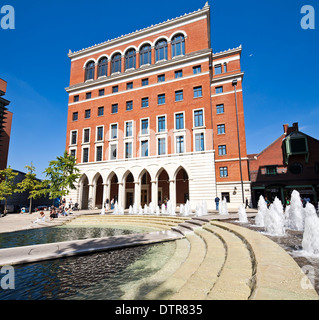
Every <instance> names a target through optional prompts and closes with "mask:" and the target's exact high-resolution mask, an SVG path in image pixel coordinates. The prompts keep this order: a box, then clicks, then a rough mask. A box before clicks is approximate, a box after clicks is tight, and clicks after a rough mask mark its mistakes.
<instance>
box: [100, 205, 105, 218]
mask: <svg viewBox="0 0 319 320" xmlns="http://www.w3.org/2000/svg"><path fill="white" fill-rule="evenodd" d="M101 215H102V216H103V215H105V208H104V206H102V210H101Z"/></svg>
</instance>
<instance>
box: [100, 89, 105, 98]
mask: <svg viewBox="0 0 319 320" xmlns="http://www.w3.org/2000/svg"><path fill="white" fill-rule="evenodd" d="M104 92H105V91H104V89H100V90H99V97H102V96H104Z"/></svg>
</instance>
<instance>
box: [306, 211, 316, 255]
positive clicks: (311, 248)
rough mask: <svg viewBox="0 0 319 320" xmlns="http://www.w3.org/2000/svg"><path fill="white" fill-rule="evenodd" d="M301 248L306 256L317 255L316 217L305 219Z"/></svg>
mask: <svg viewBox="0 0 319 320" xmlns="http://www.w3.org/2000/svg"><path fill="white" fill-rule="evenodd" d="M302 248H303V250H304V251H305V253H307V254H310V255H319V218H318V217H317V215H309V216H307V217H306V219H305V230H304V233H303V239H302Z"/></svg>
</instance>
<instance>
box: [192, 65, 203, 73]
mask: <svg viewBox="0 0 319 320" xmlns="http://www.w3.org/2000/svg"><path fill="white" fill-rule="evenodd" d="M201 72H202V67H201V66H195V67H193V74H197V73H201Z"/></svg>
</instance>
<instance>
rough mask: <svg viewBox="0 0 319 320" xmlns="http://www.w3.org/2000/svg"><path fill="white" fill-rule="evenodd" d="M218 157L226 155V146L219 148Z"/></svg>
mask: <svg viewBox="0 0 319 320" xmlns="http://www.w3.org/2000/svg"><path fill="white" fill-rule="evenodd" d="M218 155H219V156H224V155H226V146H225V145H222V146H218Z"/></svg>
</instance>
